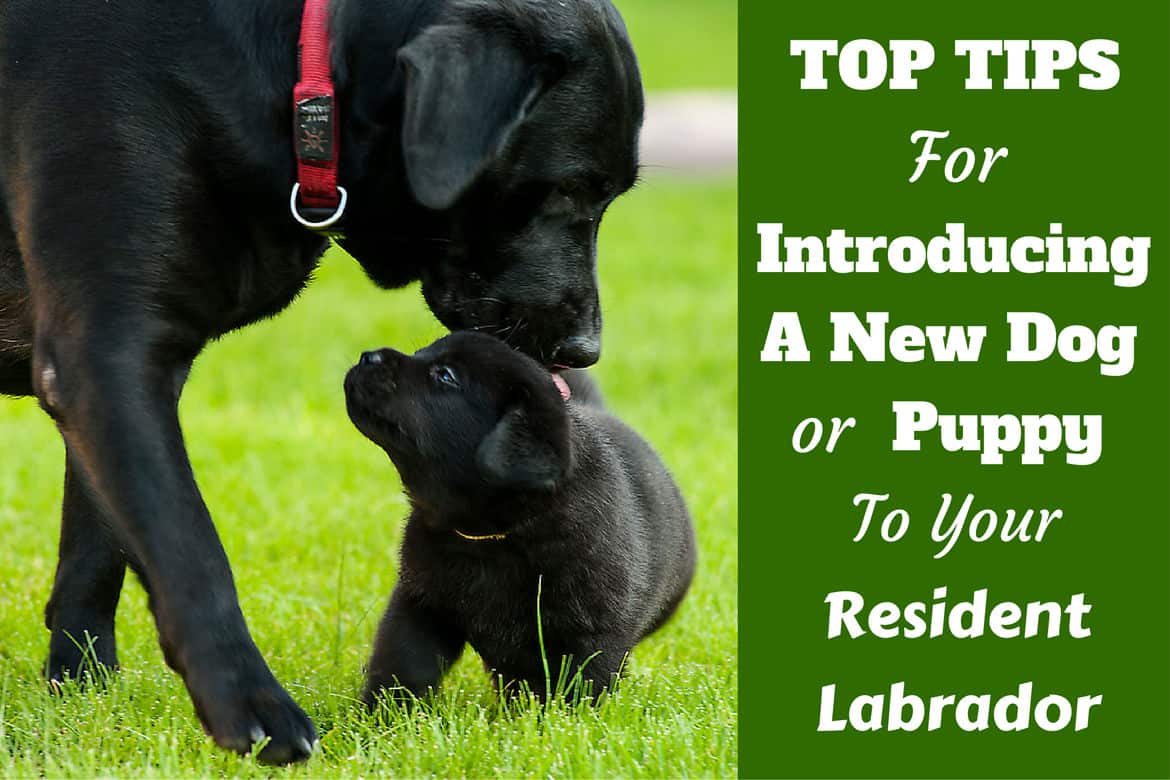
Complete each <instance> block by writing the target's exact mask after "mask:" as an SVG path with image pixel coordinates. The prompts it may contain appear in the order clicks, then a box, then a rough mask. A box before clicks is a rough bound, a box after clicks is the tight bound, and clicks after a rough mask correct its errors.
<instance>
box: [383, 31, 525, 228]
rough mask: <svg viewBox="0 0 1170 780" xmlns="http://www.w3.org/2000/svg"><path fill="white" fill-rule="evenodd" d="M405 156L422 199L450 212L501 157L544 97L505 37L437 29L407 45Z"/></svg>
mask: <svg viewBox="0 0 1170 780" xmlns="http://www.w3.org/2000/svg"><path fill="white" fill-rule="evenodd" d="M399 59H400V60H401V62H402V63H403V66H404V67H405V69H406V107H405V108H406V110H405V116H404V117H403V128H402V151H403V155H404V158H405V162H406V178H407V181H408V182H409V183H410V188H411V191H412V192H413V194H414V197H415V199H416V200H417V201H418V202H419V203H421V204H423V205H424V206H426V207H427V208H431V209H436V210H441V209H446V208H449V207H450V206H451V205H452V204H453V203H455V201H456V200H458V198H459V196H460V195H462V194H463V193H464V191H466V189H467V188H468V187H469V186H471V184H472V182H474V181H475V179H476V177H477V176H478V175H479V174H480V173H481V172H482V171H483V170H484V168H486V167H487V166H488V165H489V164H490V163H491V162H492V161H493V160H494V159H495V158H496V156H497V155H498V154H499V153H500V151H501V150H502V149H503V147H504V145H505V144H506V143H507V141H508V139H509V137H510V136H511V134H512V132H513V131H514V130H515V129H516V127H517V126H519V125H520V123H521V122H522V121H523V120H524V117H525V116H526V115H527V113H528V110H529V109H530V108H531V106H532V104H533V103H534V102H535V101H536V99H537V97H538V96H539V95H540V93H541V91H542V89H543V82H544V80H545V79H544V78H543V77H542V69H540V68H537V67H535V66H532V65H530V64H529V63H527V62H526V61H525V59H524V57H523V55H522V54H521V52H520V51H519V49H518V48H517V47H516V45H515V44H513V43H512V42H511V41H509V40H508V38H507V36H506V35H505V34H504V33H503V32H502V31H495V30H488V29H477V28H473V27H470V26H465V25H436V26H433V27H430V28H428V29H427V30H425V31H424V32H423V33H422V34H420V35H419V36H418V37H417V38H415V39H414V40H413V41H411V42H410V43H409V44H407V45H406V46H405V47H404V48H403V49H402V50H401V52H399Z"/></svg>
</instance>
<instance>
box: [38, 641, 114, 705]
mask: <svg viewBox="0 0 1170 780" xmlns="http://www.w3.org/2000/svg"><path fill="white" fill-rule="evenodd" d="M117 670H118V653H117V650H116V648H115V646H114V632H113V629H112V628H111V629H109V630H108V631H106V632H104V633H103V635H102V636H95V635H92V634H90V632H88V631H80V632H78V636H74V635H73V634H71V633H69V632H67V631H62V630H58V631H54V632H53V635H52V637H51V638H50V639H49V657H48V658H46V659H45V665H44V669H43V671H44V675H45V679H46V680H48V681H49V685H50V686H52V689H53V691H54V692H56V691H60V690H61V686H62V684H63V683H64V682H65V681H66V680H76V681H77V682H79V683H82V684H86V683H97V684H99V685H101V684H104V683H105V682H106V680H107V679H108V677H109V676H110V675H111V674H113V673H114V672H116V671H117Z"/></svg>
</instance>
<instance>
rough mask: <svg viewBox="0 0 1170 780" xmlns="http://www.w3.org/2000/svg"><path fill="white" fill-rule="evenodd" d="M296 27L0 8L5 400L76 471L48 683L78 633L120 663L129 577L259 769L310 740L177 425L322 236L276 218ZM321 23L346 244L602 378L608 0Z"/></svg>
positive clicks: (301, 278)
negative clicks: (193, 387) (211, 362)
mask: <svg viewBox="0 0 1170 780" xmlns="http://www.w3.org/2000/svg"><path fill="white" fill-rule="evenodd" d="M303 7H304V1H303V0H186V1H185V2H158V1H157V0H118V2H116V3H109V2H91V1H82V0H65V2H60V3H53V4H52V10H47V9H48V8H49V5H47V4H46V3H45V2H43V0H3V1H2V2H0V393H7V394H13V395H30V394H33V393H35V394H36V395H37V397H38V399H39V400H40V402H41V405H42V406H43V408H44V409H45V410H46V411H47V412H48V413H49V414H50V415H52V417H53V419H54V420H55V421H56V422H57V425H58V427H59V428H60V431H61V434H62V437H63V438H64V441H65V453H66V464H65V472H66V473H65V491H64V502H63V509H62V518H61V542H60V554H59V563H58V567H57V572H56V578H55V581H54V584H53V592H52V596H51V598H50V600H49V603H48V605H47V607H46V610H45V624H46V626H47V627H48V628H49V630H50V631H51V639H50V643H49V656H48V660H47V663H46V673H47V674H48V676H49V677H50V678H52V679H60V678H63V677H65V676H67V675H77V674H78V673H79V672H80V671H81V669H82V668H83V659H82V654H81V652H80V650H79V646H84V644H85V639H86V637H89V638H90V639H93V640H95V641H94V644H93V648H94V654H95V657H96V660H97V661H98V662H99V663H101V664H103V665H106V666H108V667H115V666H117V663H118V656H117V652H116V646H115V641H114V622H115V621H114V615H115V610H116V608H117V605H118V599H119V594H120V593H121V589H122V582H123V578H124V576H125V571H126V566H127V564H129V565H130V566H131V567H133V569H134V570H135V571H136V572H137V573H138V574H139V575H140V577H141V579H142V581H143V584H144V585H145V586H146V588H147V589H148V591H149V592H150V607H151V610H152V611H153V613H154V617H155V622H156V624H157V627H158V633H159V641H160V644H161V645H162V648H163V652H164V656H165V658H166V660H167V662H168V663H169V664H170V665H171V666H172V667H173V668H174V669H176V670H177V671H178V672H179V673H180V674H181V675H182V676H183V680H184V682H185V683H186V685H187V689H188V690H189V691H190V694H191V698H192V700H193V702H194V705H195V711H196V713H197V714H198V716H199V719H200V720H201V721H202V723H203V726H204V728H205V729H206V730H207V731H208V732H209V733H210V734H211V735H212V736H213V737H214V738H215V740H216V742H217V743H219V744H220V745H222V746H224V747H227V748H231V749H233V750H237V751H247V750H249V749H250V748H251V746H252V745H253V744H254V743H255V742H256V741H257V740H260V739H266V740H267V745H266V747H265V748H264V750H263V751H262V752H261V754H260V758H261V759H262V760H266V761H273V762H284V761H291V760H297V759H303V758H305V757H306V756H308V755H309V754H310V752H311V751H312V743H313V741H314V740H315V739H316V731H315V729H314V727H313V724H312V723H311V722H310V720H309V719H308V717H306V715H305V713H304V712H303V711H302V710H301V709H300V707H298V706H297V705H296V703H295V702H294V701H293V700H292V698H291V697H289V695H288V694H287V693H286V692H285V691H284V690H283V688H281V686H280V685H279V683H278V682H277V681H276V678H275V677H274V676H273V675H272V672H271V671H270V670H269V668H268V666H267V664H266V663H265V661H264V658H263V657H262V656H261V654H260V651H259V649H258V648H257V647H256V645H255V643H254V642H253V641H252V638H251V635H250V634H249V632H248V628H247V626H246V625H245V622H244V616H243V613H242V612H241V610H240V607H239V603H238V600H237V597H236V590H235V586H234V584H233V579H232V572H231V569H230V568H229V566H228V560H227V556H226V555H225V554H224V550H223V548H222V546H221V545H220V541H219V538H218V536H217V534H216V531H215V526H214V525H213V523H212V519H211V516H210V514H209V512H208V510H207V507H206V505H205V504H204V502H203V499H202V497H201V496H200V493H199V488H198V486H197V485H196V482H195V476H194V474H193V473H192V469H191V464H190V461H189V459H188V457H187V452H186V448H185V446H184V441H183V434H182V431H181V429H180V426H179V415H178V405H179V397H180V395H181V394H182V391H183V386H184V384H185V382H186V379H187V374H188V371H189V369H190V367H191V364H192V362H193V361H194V360H195V358H196V356H197V355H198V354H199V353H200V352H201V350H202V349H203V347H204V345H205V344H207V343H208V341H210V340H213V339H215V338H218V337H219V336H221V335H223V334H224V333H227V332H228V331H231V330H233V329H235V328H239V327H242V326H244V325H247V324H249V323H252V322H255V321H257V320H260V319H263V318H265V317H268V316H270V315H272V314H275V313H276V312H278V311H280V310H281V309H283V308H284V307H285V306H287V305H288V304H289V303H290V302H291V301H292V300H293V299H294V298H295V297H296V296H297V294H298V293H299V292H300V291H301V289H302V288H303V287H304V286H305V284H306V283H307V282H308V280H309V278H310V276H311V275H312V272H313V268H314V267H315V265H316V264H317V260H318V257H319V256H320V255H321V252H322V251H323V250H324V248H325V247H326V245H327V243H328V242H327V240H326V239H325V238H324V237H322V236H321V235H318V234H316V233H312V232H309V231H308V230H306V229H305V228H304V227H302V226H301V225H300V224H298V223H297V222H296V221H295V220H294V218H293V215H292V214H291V213H290V206H289V202H290V192H294V193H295V191H294V190H293V185H294V182H296V181H297V170H296V161H295V157H294V143H293V132H294V122H293V116H294V115H293V87H294V84H295V83H296V82H297V80H298V64H297V62H298V58H297V52H298V35H299V32H300V28H301V16H302V10H303ZM328 28H329V41H330V50H331V52H332V63H331V71H332V77H333V82H334V84H335V86H336V95H337V100H336V104H335V106H336V108H335V111H334V117H333V126H334V127H335V128H336V131H337V137H338V143H337V145H336V148H337V150H339V151H338V155H339V170H338V181H339V184H340V185H341V186H343V187H345V188H346V190H347V192H348V201H347V202H348V207H347V210H346V211H345V215H344V221H343V223H342V224H341V227H342V228H343V230H344V233H345V238H344V239H343V240H342V245H343V246H344V247H345V249H346V250H348V251H349V252H350V253H351V254H352V255H354V257H355V258H356V259H357V260H358V261H359V262H360V263H361V264H362V267H363V268H364V269H365V271H366V273H367V274H368V275H369V276H370V278H371V279H373V280H374V281H375V282H377V283H378V284H379V285H382V286H385V287H398V286H402V285H405V284H407V283H409V282H411V281H414V280H421V281H422V289H423V292H424V294H425V296H426V299H427V301H428V303H429V304H430V306H431V308H432V309H433V310H434V312H435V314H436V315H437V316H438V317H439V319H440V320H442V322H443V323H444V324H445V325H446V326H448V327H449V328H452V329H460V328H465V329H470V328H480V329H484V330H489V331H490V332H498V333H508V335H509V338H510V339H511V342H512V343H513V344H516V345H517V346H518V347H520V348H521V349H523V350H524V351H525V352H527V353H528V354H531V355H533V356H534V357H537V358H538V359H540V360H541V361H542V362H544V363H546V364H549V365H552V364H560V365H567V366H574V367H583V366H587V365H590V364H592V363H593V362H595V361H596V360H597V357H598V352H599V350H600V329H601V313H600V309H599V306H598V298H597V281H596V267H595V260H596V245H597V225H598V222H599V220H600V219H601V216H602V214H603V213H604V211H605V209H606V208H607V207H608V206H609V204H610V203H611V202H612V201H613V199H614V198H615V197H617V196H618V195H619V194H620V193H621V192H623V191H624V190H626V189H628V188H629V186H630V185H631V183H632V182H633V179H634V177H635V175H636V171H637V146H638V142H637V139H638V130H639V127H640V125H641V121H642V108H643V106H642V91H641V82H640V79H639V75H638V67H637V63H636V61H635V58H634V54H633V50H632V49H631V47H630V41H629V38H628V36H627V33H626V29H625V26H624V25H623V23H622V21H621V18H620V17H619V16H618V13H617V11H616V10H615V9H614V8H613V6H612V4H611V3H610V2H609V0H558V2H545V0H392V1H391V0H331V2H330V6H329V9H328ZM298 138H299V136H298ZM2 446H3V445H2V443H0V448H2ZM4 455H5V456H7V457H17V456H19V453H8V452H5V453H4ZM263 519H264V518H256V519H255V521H254V522H263Z"/></svg>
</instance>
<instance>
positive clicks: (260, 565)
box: [0, 180, 737, 777]
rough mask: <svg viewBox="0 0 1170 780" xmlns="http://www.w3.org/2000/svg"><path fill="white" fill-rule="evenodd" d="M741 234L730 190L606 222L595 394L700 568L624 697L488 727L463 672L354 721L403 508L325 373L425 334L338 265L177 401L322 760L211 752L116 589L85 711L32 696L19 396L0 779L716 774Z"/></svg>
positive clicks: (726, 732) (730, 749)
mask: <svg viewBox="0 0 1170 780" xmlns="http://www.w3.org/2000/svg"><path fill="white" fill-rule="evenodd" d="M734 218H735V189H734V182H732V181H725V182H707V183H684V182H659V181H656V180H651V181H650V182H648V183H646V184H644V185H643V186H642V187H641V188H639V189H638V190H636V191H635V192H633V193H631V194H630V195H629V196H627V197H625V198H623V199H621V200H620V201H619V202H618V203H617V204H616V205H615V207H614V208H613V209H612V211H611V213H610V215H609V216H607V218H606V222H605V224H604V226H603V228H602V245H601V246H602V258H601V277H602V284H603V305H604V309H605V317H606V323H605V325H606V329H605V338H606V346H605V355H604V357H603V360H602V362H601V364H600V365H599V366H598V368H597V369H596V375H597V376H598V378H599V380H600V382H601V384H602V387H603V389H604V390H605V392H606V394H607V396H608V400H609V402H610V405H611V406H612V407H613V408H614V409H615V410H616V411H617V412H618V413H619V414H621V415H622V417H624V418H625V419H626V420H627V421H628V422H629V423H630V424H631V425H633V426H634V427H636V428H637V429H638V430H640V431H641V432H642V433H643V434H644V435H645V436H646V437H647V438H648V439H649V440H650V441H651V442H653V443H654V444H656V445H657V446H658V448H659V449H660V450H661V452H662V454H663V457H664V459H665V460H666V462H667V463H668V464H669V465H670V466H671V468H672V469H673V470H674V472H675V474H676V476H677V478H678V480H679V482H680V484H681V486H682V489H683V492H684V494H685V495H686V496H687V498H688V500H689V502H690V505H691V508H692V510H693V513H694V516H695V520H696V523H697V527H698V536H699V543H700V556H701V560H700V567H699V571H698V576H697V578H696V580H695V583H694V586H693V589H692V591H691V593H690V595H689V597H688V598H687V600H686V601H685V602H684V604H683V606H682V608H681V610H680V612H679V614H678V615H677V617H676V618H675V619H674V620H673V621H672V623H671V624H669V625H668V626H667V627H666V628H665V629H664V630H662V631H661V632H659V633H658V634H657V635H655V636H653V637H651V638H650V639H648V640H647V641H646V642H644V643H643V644H642V645H640V646H639V647H638V648H637V649H636V650H635V652H634V654H633V658H632V665H631V669H630V674H629V677H628V679H627V680H626V681H625V683H624V684H623V686H622V688H621V691H620V693H619V694H618V695H617V696H615V697H613V698H611V699H610V700H609V701H608V702H607V703H605V704H604V705H603V706H601V707H600V708H598V709H596V710H595V709H592V708H582V709H578V710H575V711H574V710H570V709H567V708H565V707H560V706H558V707H552V708H550V709H548V710H547V711H544V710H541V709H540V708H539V707H535V706H523V705H521V706H517V707H509V708H507V709H506V710H504V709H502V708H501V705H500V704H499V702H498V700H497V697H496V696H495V695H494V694H493V693H492V689H491V685H490V682H489V681H488V680H487V679H486V678H485V675H484V674H483V672H482V669H481V667H480V665H479V663H478V659H476V658H475V657H474V654H472V653H468V654H467V656H465V657H464V659H463V660H462V661H461V662H460V663H459V664H458V665H457V667H456V668H455V669H454V670H453V672H452V674H451V676H450V678H449V680H448V683H447V684H446V686H445V688H444V689H443V691H442V693H441V695H440V696H439V697H438V699H437V701H436V702H435V704H434V706H433V707H430V708H428V709H425V710H423V711H421V712H416V713H414V714H407V713H405V712H396V713H395V714H394V715H393V716H392V717H391V718H389V719H388V720H385V721H379V720H377V719H375V718H371V717H369V716H367V715H365V714H364V713H363V712H362V711H361V710H360V708H359V707H357V706H356V705H355V703H354V701H353V697H354V696H355V695H356V693H357V691H358V689H359V686H360V684H361V676H362V669H361V667H362V664H363V662H364V661H365V658H366V655H367V653H368V652H369V648H370V642H371V639H372V635H373V631H374V629H375V626H376V623H377V620H378V617H379V616H380V613H381V609H382V607H383V604H384V602H385V600H386V597H387V595H388V594H389V592H390V589H391V586H392V585H393V583H394V578H395V571H396V558H397V546H398V541H399V537H400V533H401V523H402V519H403V518H404V516H405V515H406V511H407V510H406V505H405V503H404V501H403V499H402V497H401V495H400V493H399V490H398V482H397V476H396V474H395V472H394V470H393V467H392V466H391V464H390V463H389V461H388V460H387V459H386V458H385V456H384V455H383V454H382V453H381V452H380V451H379V450H378V449H376V448H375V447H374V446H373V445H372V444H370V443H369V442H367V441H366V440H365V439H363V438H362V437H361V436H360V435H359V434H358V433H357V431H356V430H354V429H353V428H352V427H351V426H350V424H349V422H348V420H347V419H346V416H345V410H344V404H343V398H342V393H341V379H342V376H343V374H344V372H345V370H346V369H347V367H348V366H349V365H350V364H351V363H352V362H353V360H354V359H355V358H356V357H357V355H358V353H359V352H360V351H361V350H363V349H368V348H371V347H375V346H380V345H394V346H397V347H400V348H405V349H411V348H415V347H419V346H422V345H424V344H426V343H428V342H429V341H430V340H431V339H432V338H433V337H435V336H437V335H439V333H440V329H439V327H438V326H437V325H436V323H435V322H434V321H433V320H432V318H431V317H430V315H429V314H428V313H427V311H426V309H425V307H424V306H423V304H422V302H421V299H420V296H419V295H418V293H417V291H416V290H413V289H411V290H404V291H397V292H384V291H379V290H376V289H374V288H373V287H372V286H371V285H370V284H368V283H367V282H366V281H365V279H364V278H363V277H362V275H361V273H360V271H359V270H358V268H357V266H356V264H355V263H353V262H352V261H351V260H349V259H348V258H346V257H344V256H343V255H341V254H340V253H334V254H331V255H330V256H329V257H327V259H326V261H325V263H324V266H323V268H322V270H321V272H320V274H319V278H318V279H317V280H316V282H315V283H314V284H313V285H312V286H311V287H310V288H309V290H308V291H307V292H306V293H305V295H304V296H303V297H302V299H301V300H300V301H298V302H297V303H295V304H294V305H293V306H292V307H291V308H290V310H289V311H287V312H285V313H284V314H283V315H281V316H280V317H278V318H276V319H275V320H272V321H269V322H265V323H261V324H259V325H257V326H253V327H251V328H248V329H246V330H245V331H243V332H241V333H238V334H234V335H232V336H230V337H228V338H226V339H224V340H223V341H222V342H220V343H218V344H215V345H213V346H212V347H211V348H209V349H208V351H207V352H206V353H205V354H204V355H203V356H202V357H201V358H200V359H199V361H198V363H197V364H196V367H195V370H194V372H193V374H192V377H191V382H190V385H189V386H188V389H187V392H186V394H185V397H184V400H183V404H182V416H183V423H184V426H185V429H186V434H187V441H188V444H189V447H190V450H191V454H192V458H193V460H194V464H195V469H196V473H197V474H198V477H199V480H200V484H201V485H202V486H203V490H204V495H205V496H206V498H207V502H208V504H209V506H210V507H211V510H212V512H213V514H214V516H215V517H216V520H217V524H218V527H219V530H220V533H221V535H222V537H223V540H224V544H225V546H226V548H227V550H228V554H229V556H230V557H231V560H232V563H233V566H234V569H235V572H236V577H237V583H238V586H239V591H240V597H241V600H242V603H243V606H244V611H245V613H246V615H247V617H248V619H249V623H250V625H251V628H252V631H253V633H254V635H255V637H256V640H257V643H258V644H259V646H260V648H261V650H262V651H263V652H264V653H265V655H266V657H267V658H268V661H269V663H270V664H272V666H273V668H274V670H275V672H276V674H277V676H278V677H279V678H280V679H281V680H282V681H283V682H284V683H285V684H286V686H287V687H288V689H289V691H290V692H291V693H292V694H293V695H294V697H296V698H297V699H298V701H299V702H300V703H301V704H302V706H304V707H305V708H306V710H307V711H308V712H309V714H310V715H311V716H312V717H313V718H314V720H315V721H316V723H317V725H318V727H319V729H320V731H321V735H322V746H321V752H320V753H319V754H318V755H317V756H315V757H314V758H313V759H312V761H311V762H310V763H308V764H307V765H306V766H304V767H300V768H294V769H291V770H271V769H268V768H265V767H262V766H259V765H258V764H256V763H255V762H253V761H252V760H250V759H247V758H239V757H235V756H230V755H227V754H225V753H223V752H221V751H219V750H218V749H216V748H215V747H214V745H212V744H211V742H210V741H209V740H208V739H207V738H205V737H204V736H203V734H202V732H201V730H200V728H199V725H198V723H197V721H196V719H195V717H194V715H193V713H192V709H191V704H190V702H189V701H188V699H187V695H186V692H185V690H184V688H183V685H182V683H181V682H180V681H179V679H178V678H177V677H176V676H175V675H174V674H173V673H171V672H170V671H169V670H168V669H167V668H166V667H165V666H164V664H163V661H162V658H161V653H160V651H159V649H158V645H157V642H156V638H155V631H154V626H153V623H152V621H151V619H150V616H149V614H148V612H147V610H146V606H145V599H144V597H143V593H142V590H141V588H140V587H139V585H138V584H137V582H135V581H132V580H131V581H128V585H127V589H126V594H125V596H124V598H123V601H122V607H121V610H120V611H119V613H118V632H119V650H120V655H121V660H122V663H123V666H124V669H123V671H122V672H121V673H120V674H119V675H117V677H116V678H115V680H114V681H113V682H112V684H111V685H110V686H109V689H108V690H106V691H104V692H99V691H95V690H83V691H74V692H71V693H70V694H69V695H67V696H65V697H63V698H54V697H51V696H49V695H48V693H47V691H46V688H45V686H44V684H43V683H42V682H41V680H40V677H39V666H40V663H41V661H42V658H43V656H44V653H45V649H46V646H47V641H48V633H47V632H46V631H45V629H44V628H43V625H42V623H41V620H42V618H41V614H42V609H43V605H44V602H45V600H46V599H47V597H48V594H49V588H50V584H51V581H52V576H53V567H54V564H55V558H54V556H55V550H56V547H55V545H56V533H57V524H58V521H57V517H58V512H59V508H58V507H59V501H60V494H61V488H60V480H61V463H62V448H61V444H60V441H59V439H58V437H57V433H56V431H55V430H54V428H53V426H52V425H51V424H50V423H49V421H48V420H47V418H45V417H44V416H43V415H42V414H40V412H39V411H38V410H37V409H36V407H35V405H34V404H33V403H32V402H31V401H29V400H27V399H26V400H22V401H8V400H0V441H2V442H3V447H4V452H5V453H6V458H5V461H4V464H3V467H2V468H0V540H3V541H2V543H0V776H31V775H47V776H52V777H57V776H74V777H92V776H95V775H102V776H118V777H133V776H160V775H161V776H204V775H225V776H243V777H253V776H263V775H267V774H285V773H288V774H292V775H303V776H314V777H334V776H350V777H356V776H370V775H375V774H393V775H396V776H418V775H438V776H444V777H460V776H467V777H476V776H509V777H511V776H529V777H537V776H556V777H563V776H577V777H582V776H623V777H665V776H730V775H733V774H734V773H735V771H736V768H737V747H736V735H737V728H736V686H737V677H736V640H737V632H736V566H737V554H736V522H737V521H736V517H737V515H736V512H737V504H736V410H735V397H736V378H735V356H734V348H733V345H734V343H735V287H734V284H735V282H734V279H735V274H734V267H733V264H734V262H735V259H734V258H735V252H734V235H733V231H732V230H731V226H732V225H733V224H734ZM553 673H554V675H555V670H554V671H553Z"/></svg>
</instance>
